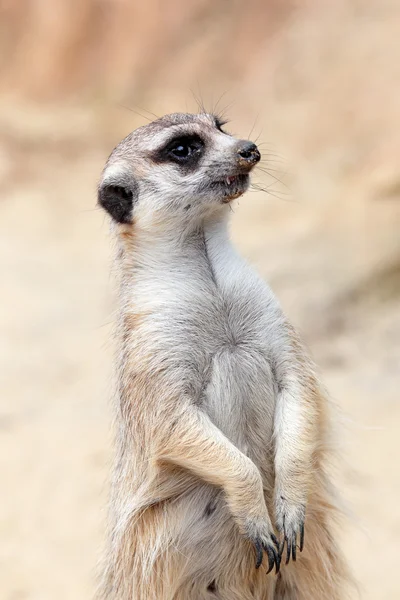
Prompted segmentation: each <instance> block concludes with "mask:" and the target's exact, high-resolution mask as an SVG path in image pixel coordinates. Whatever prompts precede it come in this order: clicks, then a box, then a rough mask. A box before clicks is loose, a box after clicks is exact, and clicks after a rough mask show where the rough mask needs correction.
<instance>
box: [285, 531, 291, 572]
mask: <svg viewBox="0 0 400 600" xmlns="http://www.w3.org/2000/svg"><path fill="white" fill-rule="evenodd" d="M285 541H286V543H287V550H286V561H285V565H288V564H289V560H290V555H291V553H292V540H289V538H288V537H287V536H286V535H285Z"/></svg>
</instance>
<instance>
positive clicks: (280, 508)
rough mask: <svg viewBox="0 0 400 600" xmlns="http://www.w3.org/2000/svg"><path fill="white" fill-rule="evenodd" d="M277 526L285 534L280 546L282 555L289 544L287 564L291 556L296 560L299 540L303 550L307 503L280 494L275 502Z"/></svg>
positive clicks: (300, 547) (300, 548)
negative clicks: (292, 500)
mask: <svg viewBox="0 0 400 600" xmlns="http://www.w3.org/2000/svg"><path fill="white" fill-rule="evenodd" d="M275 512H276V527H277V529H278V531H279V532H280V533H281V534H282V535H283V541H282V543H281V547H280V551H279V554H280V557H281V556H282V554H283V551H284V549H285V544H286V546H287V550H286V561H285V564H286V565H287V564H288V563H289V561H290V557H292V559H293V560H294V561H295V560H296V552H297V541H298V542H299V546H298V548H299V550H300V552H302V550H303V547H304V520H305V514H306V507H305V504H302V503H295V502H291V501H289V500H288V499H287V498H286V497H285V496H284V495H283V494H281V493H280V494H278V496H277V498H276V503H275Z"/></svg>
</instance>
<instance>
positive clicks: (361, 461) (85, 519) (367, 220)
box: [0, 120, 400, 600]
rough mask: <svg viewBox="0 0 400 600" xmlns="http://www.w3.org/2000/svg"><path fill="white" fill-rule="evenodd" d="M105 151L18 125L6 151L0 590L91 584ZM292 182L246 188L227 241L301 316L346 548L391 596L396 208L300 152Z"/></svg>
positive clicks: (13, 597)
mask: <svg viewBox="0 0 400 600" xmlns="http://www.w3.org/2000/svg"><path fill="white" fill-rule="evenodd" d="M74 122H75V123H76V120H75V121H74ZM3 125H4V123H3ZM82 127H83V128H84V125H82ZM66 128H68V127H67V125H66ZM109 147H110V146H109V145H108V146H107V145H106V146H104V144H103V145H102V144H99V145H96V144H95V143H89V145H88V146H87V147H85V148H80V149H79V148H78V147H77V145H76V144H74V143H73V142H71V141H70V142H68V141H67V142H65V143H64V144H63V146H60V144H59V143H58V141H57V140H56V141H54V139H53V140H52V141H50V142H49V143H47V144H46V143H42V144H41V145H40V146H36V145H35V144H33V145H32V143H31V142H30V140H29V139H28V138H27V137H26V136H25V137H24V138H23V139H22V140H21V139H20V138H19V137H18V135H17V134H15V132H14V134H13V135H12V136H11V137H10V138H9V139H5V141H4V144H3V148H2V151H1V170H2V177H1V196H2V202H1V203H0V244H1V250H2V251H1V253H0V261H1V273H2V277H1V298H2V310H1V315H0V327H1V342H0V343H1V363H2V369H1V384H2V394H1V400H0V463H1V481H2V494H1V497H0V538H1V545H0V590H1V593H0V596H1V598H4V600H25V599H29V600H50V599H54V598H57V599H58V600H81V599H82V600H84V599H88V598H91V597H92V595H93V591H94V581H95V569H96V562H97V559H98V557H99V553H100V550H101V545H102V540H103V533H104V531H103V529H104V518H105V503H106V497H107V477H108V468H109V461H110V453H111V431H110V422H111V414H110V409H109V405H108V391H109V390H108V387H109V375H110V370H111V367H110V358H111V344H110V327H111V326H110V323H111V321H112V318H113V298H112V285H111V279H110V275H109V266H110V258H111V250H110V246H109V239H108V225H107V220H106V219H105V218H104V217H103V214H102V213H101V212H99V211H97V210H94V209H93V207H94V205H95V184H96V180H97V178H98V175H99V172H100V169H101V167H102V164H103V161H104V159H105V157H106V154H107V150H108V149H109ZM309 170H311V171H312V170H314V173H315V179H313V180H312V181H313V182H314V185H315V181H317V183H318V186H319V188H318V190H319V194H318V197H319V199H318V201H317V199H316V194H315V193H314V188H313V187H312V186H311V184H310V176H309ZM328 181H329V182H330V183H329V186H328V183H327V182H328ZM291 188H292V192H293V193H292V196H291V199H293V198H296V201H291V199H290V198H289V201H287V202H286V201H284V200H279V199H276V198H274V197H272V196H267V195H265V194H263V193H249V194H248V195H247V196H246V197H245V198H243V199H241V200H240V202H239V203H238V205H237V206H236V208H235V214H234V215H233V236H234V238H235V240H236V242H237V245H238V246H239V247H240V249H241V250H242V251H243V252H244V254H245V255H246V256H248V258H249V259H250V260H251V261H252V262H254V263H255V264H256V266H257V268H258V269H259V270H260V272H261V273H262V274H263V276H265V277H266V278H267V279H268V280H269V281H270V283H271V284H272V286H273V288H274V289H275V291H276V292H277V294H278V295H279V297H280V298H281V300H282V303H283V306H284V308H285V309H286V311H287V313H288V314H289V316H290V317H291V318H292V320H293V321H294V323H295V324H296V325H297V326H298V327H300V329H301V331H302V333H303V335H304V337H305V339H306V340H307V343H308V344H309V346H310V349H311V351H312V353H313V355H314V358H315V360H316V361H317V363H318V364H319V366H320V368H321V372H322V376H323V380H324V382H325V383H326V385H327V387H328V388H329V390H330V392H331V395H332V397H333V399H334V400H335V401H336V402H337V403H338V405H339V407H340V408H341V410H342V421H343V423H342V424H343V429H342V430H341V433H340V436H339V440H338V443H339V445H340V449H341V451H342V454H343V457H344V463H343V467H342V469H341V473H340V475H339V477H338V481H339V482H340V486H341V488H342V490H343V496H344V497H345V499H346V500H347V501H348V503H349V506H350V508H351V510H352V511H353V513H354V517H353V524H352V525H350V524H349V525H348V526H346V528H345V530H344V531H343V544H344V548H345V551H346V554H347V557H348V560H349V563H350V564H351V566H352V567H353V570H354V573H355V576H356V577H357V579H358V580H359V582H360V586H361V592H360V594H361V597H362V598H365V600H372V599H373V600H395V599H396V598H398V597H400V583H399V580H398V574H397V566H398V565H397V563H398V558H399V535H400V504H399V501H398V500H399V493H400V476H399V464H398V463H399V460H398V457H399V442H398V438H399V434H398V431H399V423H400V405H399V401H398V399H399V398H398V388H399V372H398V369H399V341H400V312H399V308H398V299H399V288H400V286H399V279H398V271H397V270H396V268H395V266H394V267H393V269H392V270H391V268H390V264H391V263H390V260H389V259H390V257H391V256H395V255H396V254H395V252H397V250H398V247H399V246H398V240H397V236H396V232H397V231H398V224H399V217H400V214H399V213H400V207H399V203H398V201H397V200H396V201H392V200H391V199H390V198H389V199H386V201H383V202H374V201H372V202H366V201H365V199H366V195H365V189H364V188H363V187H362V186H361V185H360V184H359V183H357V182H356V183H355V182H354V180H353V179H351V178H346V179H343V177H336V179H335V180H334V183H332V182H331V180H330V179H329V178H328V177H327V176H326V172H325V171H324V169H321V167H320V165H319V163H318V162H317V161H314V163H313V164H310V165H308V167H307V169H306V168H304V165H301V164H300V167H299V169H298V170H297V172H296V173H295V174H294V176H293V178H292V180H291ZM371 189H372V192H371ZM374 190H375V188H371V187H369V196H371V194H372V197H373V198H374V197H375V196H374V194H375V191H374ZM322 197H323V198H325V200H324V201H321V200H320V198H322ZM350 198H351V203H350ZM368 198H369V197H368ZM333 207H334V208H333ZM371 231H374V232H375V233H374V235H373V236H372V237H371ZM397 255H398V254H397ZM388 264H389V266H387V265H388ZM371 265H372V266H371ZM377 265H378V267H379V268H378V267H377ZM379 265H383V266H382V268H381V267H380V266H379Z"/></svg>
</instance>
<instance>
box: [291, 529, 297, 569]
mask: <svg viewBox="0 0 400 600" xmlns="http://www.w3.org/2000/svg"><path fill="white" fill-rule="evenodd" d="M296 538H297V534H296V533H294V534H293V537H292V558H293V562H296V542H297V539H296Z"/></svg>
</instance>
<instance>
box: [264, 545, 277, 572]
mask: <svg viewBox="0 0 400 600" xmlns="http://www.w3.org/2000/svg"><path fill="white" fill-rule="evenodd" d="M264 550H265V551H266V553H267V554H268V571H267V575H268V573H270V572H271V571H272V569H273V568H274V564H275V572H276V573H279V567H280V564H281V561H280V558H279V555H278V553H277V552H276V550H275V548H274V547H273V546H269V545H265V546H264Z"/></svg>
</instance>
